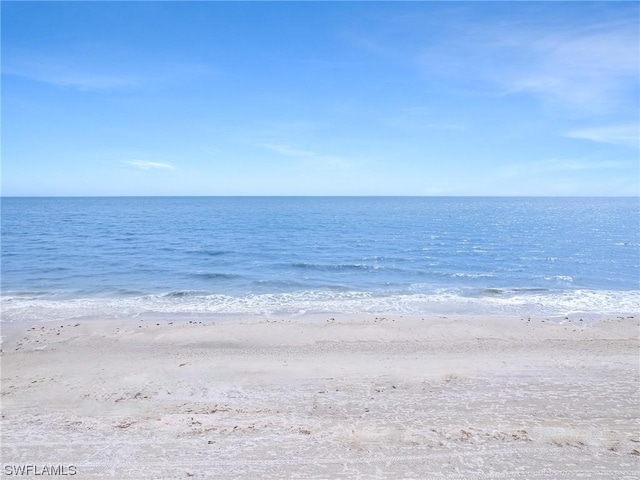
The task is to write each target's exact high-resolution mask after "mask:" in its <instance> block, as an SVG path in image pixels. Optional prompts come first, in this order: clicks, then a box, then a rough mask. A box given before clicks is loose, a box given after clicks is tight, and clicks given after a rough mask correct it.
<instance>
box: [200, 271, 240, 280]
mask: <svg viewBox="0 0 640 480" xmlns="http://www.w3.org/2000/svg"><path fill="white" fill-rule="evenodd" d="M189 277H191V278H199V279H202V280H233V279H237V278H243V277H242V275H238V274H235V273H222V272H198V273H191V274H189Z"/></svg>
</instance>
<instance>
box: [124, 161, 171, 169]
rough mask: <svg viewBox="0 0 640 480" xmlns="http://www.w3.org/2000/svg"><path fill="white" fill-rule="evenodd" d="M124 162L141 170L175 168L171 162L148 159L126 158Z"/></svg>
mask: <svg viewBox="0 0 640 480" xmlns="http://www.w3.org/2000/svg"><path fill="white" fill-rule="evenodd" d="M122 163H124V164H126V165H129V166H131V167H134V168H137V169H140V170H155V169H161V170H174V169H175V167H174V166H173V165H171V164H169V163H163V162H149V161H147V160H125V161H123V162H122Z"/></svg>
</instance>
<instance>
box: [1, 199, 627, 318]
mask: <svg viewBox="0 0 640 480" xmlns="http://www.w3.org/2000/svg"><path fill="white" fill-rule="evenodd" d="M1 208H2V265H1V272H2V279H1V288H2V321H5V322H15V321H44V320H62V319H65V320H68V319H80V318H82V319H87V318H137V317H144V316H158V315H164V316H172V317H175V318H191V317H192V316H199V315H206V316H209V317H210V316H215V315H262V316H267V317H269V316H286V317H295V316H298V315H302V314H306V313H327V314H332V313H334V314H340V313H348V314H352V313H355V314H357V313H368V314H416V315H426V314H496V315H547V316H560V315H567V314H574V313H584V314H589V313H611V314H614V313H627V312H636V313H637V312H638V311H640V277H639V276H640V225H639V221H640V203H639V200H638V198H564V197H563V198H501V197H495V198H492V197H120V198H118V197H91V198H2V203H1Z"/></svg>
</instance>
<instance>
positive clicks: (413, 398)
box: [2, 314, 640, 479]
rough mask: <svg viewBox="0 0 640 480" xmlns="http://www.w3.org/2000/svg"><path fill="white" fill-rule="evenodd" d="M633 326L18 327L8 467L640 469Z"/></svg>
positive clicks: (231, 471)
mask: <svg viewBox="0 0 640 480" xmlns="http://www.w3.org/2000/svg"><path fill="white" fill-rule="evenodd" d="M638 327H639V323H638V316H637V315H635V316H632V315H618V316H604V315H603V316H601V317H600V318H596V317H589V318H585V317H582V321H580V316H579V315H575V316H574V315H569V316H568V319H564V318H555V319H548V318H544V317H536V318H530V319H529V318H526V317H521V318H520V317H512V316H500V317H498V316H494V317H491V316H482V315H481V316H460V315H454V316H452V315H431V316H406V315H405V316H401V315H377V316H376V315H331V314H317V315H313V316H304V317H301V318H294V319H292V318H286V319H285V318H277V317H276V318H270V319H266V318H264V317H262V318H260V317H257V316H256V317H235V319H234V318H233V317H229V318H228V319H225V320H221V319H219V318H216V319H215V320H212V319H211V318H210V319H209V320H208V321H207V320H202V319H197V320H187V319H186V318H185V319H184V320H183V321H176V320H167V319H165V320H160V319H155V320H152V319H129V320H107V321H96V320H91V321H83V320H77V321H75V320H74V321H63V322H60V321H57V322H27V323H18V322H12V323H3V324H2V336H3V342H2V424H3V425H2V432H3V433H2V458H3V468H6V466H7V465H9V466H15V465H23V464H35V465H37V466H44V465H48V464H65V465H72V466H74V467H76V469H77V476H76V477H75V478H114V479H115V478H119V479H120V478H122V479H124V478H238V477H243V478H286V477H297V478H310V477H318V478H427V477H429V478H487V476H489V475H495V478H549V476H550V475H551V476H553V477H554V478H567V479H568V478H575V476H576V475H578V474H579V475H582V477H581V478H611V476H612V475H613V476H614V477H617V478H637V472H638V471H639V468H640V436H638V430H639V428H638V427H639V423H638V421H639V418H638V406H639V405H638V400H637V398H638V397H637V394H638V384H639V383H638V382H639V380H640V372H639V367H638V361H637V359H638V351H639V348H638V347H639V341H638V332H639V328H638ZM3 473H4V474H5V475H6V472H5V471H3ZM500 475H502V476H500ZM489 478H491V477H489Z"/></svg>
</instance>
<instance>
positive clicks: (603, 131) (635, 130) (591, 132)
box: [563, 125, 640, 148]
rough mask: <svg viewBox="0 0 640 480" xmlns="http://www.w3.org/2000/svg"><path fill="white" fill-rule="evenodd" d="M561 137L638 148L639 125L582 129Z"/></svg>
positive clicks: (639, 140)
mask: <svg viewBox="0 0 640 480" xmlns="http://www.w3.org/2000/svg"><path fill="white" fill-rule="evenodd" d="M563 136H565V137H568V138H578V139H581V140H590V141H592V142H598V143H609V144H613V145H622V146H626V147H636V148H640V125H614V126H607V127H594V128H583V129H579V130H572V131H570V132H567V133H565V134H564V135H563Z"/></svg>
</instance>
